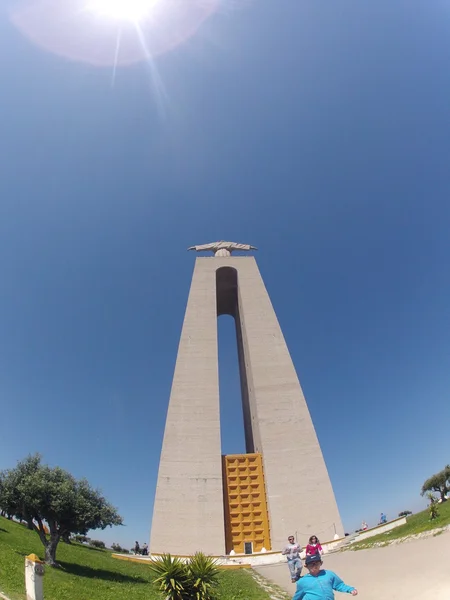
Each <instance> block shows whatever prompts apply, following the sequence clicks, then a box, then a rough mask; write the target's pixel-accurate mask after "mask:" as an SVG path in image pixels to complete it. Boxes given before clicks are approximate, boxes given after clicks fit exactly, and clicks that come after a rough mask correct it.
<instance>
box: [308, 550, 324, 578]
mask: <svg viewBox="0 0 450 600" xmlns="http://www.w3.org/2000/svg"><path fill="white" fill-rule="evenodd" d="M305 566H306V568H307V569H308V571H309V573H310V575H313V577H317V575H318V574H319V571H320V569H321V568H322V559H321V557H320V554H313V555H311V556H307V557H306V560H305Z"/></svg>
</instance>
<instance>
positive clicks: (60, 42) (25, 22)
mask: <svg viewBox="0 0 450 600" xmlns="http://www.w3.org/2000/svg"><path fill="white" fill-rule="evenodd" d="M223 1H224V0H16V2H15V5H14V8H13V9H11V21H12V22H13V23H14V25H15V26H16V27H17V28H18V29H19V31H21V33H23V34H24V35H25V36H26V37H27V38H28V39H30V40H31V41H32V42H34V43H35V44H37V45H39V46H41V47H43V48H45V49H46V50H48V51H50V52H55V53H56V54H59V55H61V56H65V57H67V58H69V59H71V60H76V61H83V62H87V63H89V64H92V65H98V66H113V67H114V69H115V68H116V67H118V66H121V65H130V64H132V63H136V62H139V61H144V62H148V61H149V60H150V59H152V60H153V58H154V57H156V56H158V55H159V54H163V53H165V52H169V51H171V50H173V49H174V48H176V47H177V46H179V45H180V44H182V43H183V42H185V41H186V40H187V39H189V38H190V37H191V36H193V35H194V34H195V33H196V32H197V30H198V29H199V27H200V26H201V25H202V23H203V22H204V21H205V20H206V19H207V18H208V17H209V16H210V15H212V14H213V13H214V12H216V10H218V8H219V6H220V5H221V3H222V2H223ZM149 57H150V59H149Z"/></svg>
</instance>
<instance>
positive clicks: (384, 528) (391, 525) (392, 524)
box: [351, 517, 406, 544]
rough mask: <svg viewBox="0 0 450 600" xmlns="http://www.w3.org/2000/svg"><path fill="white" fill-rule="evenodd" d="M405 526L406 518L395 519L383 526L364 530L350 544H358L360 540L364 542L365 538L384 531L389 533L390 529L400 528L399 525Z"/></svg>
mask: <svg viewBox="0 0 450 600" xmlns="http://www.w3.org/2000/svg"><path fill="white" fill-rule="evenodd" d="M405 524H406V517H400V518H399V519H395V520H394V521H389V522H388V523H385V524H384V525H378V526H377V527H372V528H371V529H366V531H362V532H361V533H360V534H359V535H358V536H357V537H355V538H354V539H353V540H352V541H351V543H352V544H354V543H355V542H360V541H361V540H365V539H366V538H370V537H372V536H374V535H378V534H379V533H386V531H391V529H395V528H396V527H400V525H405Z"/></svg>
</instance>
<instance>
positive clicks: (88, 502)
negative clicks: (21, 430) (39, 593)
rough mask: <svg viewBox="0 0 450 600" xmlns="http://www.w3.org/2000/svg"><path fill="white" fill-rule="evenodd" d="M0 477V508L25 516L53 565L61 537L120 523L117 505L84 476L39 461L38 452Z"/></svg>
mask: <svg viewBox="0 0 450 600" xmlns="http://www.w3.org/2000/svg"><path fill="white" fill-rule="evenodd" d="M0 481H1V483H0V508H2V509H3V510H5V511H6V512H7V513H9V514H12V515H15V516H17V517H19V518H21V519H24V520H25V521H27V522H28V524H29V526H30V527H32V528H33V529H34V530H35V531H36V532H37V534H38V535H39V538H40V540H41V542H42V544H43V545H44V548H45V561H46V563H47V564H50V565H52V566H55V565H56V549H57V546H58V543H59V541H60V539H61V538H65V539H68V538H69V536H70V534H73V533H75V534H81V535H86V533H87V532H88V531H89V530H90V529H105V528H106V527H108V526H112V525H121V524H122V518H121V517H120V516H119V514H118V513H117V511H116V509H115V508H114V507H113V506H111V505H110V504H109V503H108V502H107V501H106V499H105V498H104V497H103V496H102V495H101V493H100V492H99V491H98V490H95V489H93V488H92V487H91V486H90V485H89V483H88V482H87V481H86V479H80V480H77V479H75V478H74V477H73V476H72V475H71V474H70V473H68V472H67V471H65V470H64V469H61V468H60V467H49V466H48V465H44V464H42V462H41V457H40V455H39V454H35V455H33V456H28V457H27V458H26V459H24V460H23V461H20V462H19V463H18V464H17V466H16V467H15V468H14V469H10V470H7V471H3V472H2V473H1V474H0ZM44 522H46V523H47V526H48V530H49V535H48V536H47V535H46V532H45V523H44Z"/></svg>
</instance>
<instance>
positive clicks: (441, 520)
mask: <svg viewBox="0 0 450 600" xmlns="http://www.w3.org/2000/svg"><path fill="white" fill-rule="evenodd" d="M438 506H439V508H438V510H439V517H438V518H437V519H433V521H430V513H429V509H428V508H427V509H426V510H423V511H421V512H419V513H416V514H415V515H410V516H409V517H407V520H406V524H405V525H400V527H396V528H395V529H391V531H387V532H386V533H380V534H378V535H374V536H373V537H371V538H368V539H367V540H361V541H360V542H355V543H354V544H351V545H350V546H349V547H348V548H346V550H347V549H348V550H364V549H365V548H372V547H373V546H374V545H377V544H380V543H382V542H390V541H392V540H398V539H400V538H404V537H407V536H409V535H415V534H417V533H423V532H424V531H429V530H430V529H438V528H439V527H446V526H447V525H450V500H448V501H447V502H444V503H443V504H439V505H438Z"/></svg>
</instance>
